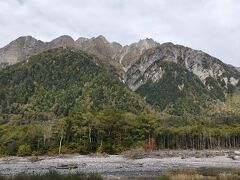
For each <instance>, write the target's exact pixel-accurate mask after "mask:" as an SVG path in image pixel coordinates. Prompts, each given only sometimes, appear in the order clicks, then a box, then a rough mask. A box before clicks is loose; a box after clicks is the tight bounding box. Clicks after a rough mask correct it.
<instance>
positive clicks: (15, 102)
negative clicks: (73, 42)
mask: <svg viewBox="0 0 240 180" xmlns="http://www.w3.org/2000/svg"><path fill="white" fill-rule="evenodd" d="M115 72H116V71H115V69H114V68H113V67H112V66H111V65H109V64H105V63H104V62H103V61H99V59H98V58H96V57H93V56H90V55H87V54H86V53H83V52H80V51H74V50H70V49H63V48H59V49H54V50H49V51H46V52H43V53H41V54H39V55H36V56H33V57H31V58H30V59H29V60H27V61H25V62H22V63H18V64H16V65H13V66H10V67H8V68H6V69H4V70H2V71H1V72H0V118H1V122H3V121H4V122H7V121H10V122H19V123H24V122H30V121H34V120H38V121H49V120H54V119H56V118H57V117H61V116H69V115H72V114H73V113H78V112H88V111H89V112H98V111H100V110H102V109H104V108H105V107H108V108H114V109H118V110H122V111H125V112H131V113H134V114H138V113H139V112H142V111H144V109H146V105H145V104H144V101H143V100H142V99H141V98H140V96H138V95H137V94H136V93H134V92H132V91H131V90H130V89H129V88H128V87H127V86H126V85H125V84H123V83H122V82H121V81H120V79H119V77H118V76H117V75H116V73H115Z"/></svg>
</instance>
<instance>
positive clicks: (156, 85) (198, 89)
mask: <svg viewBox="0 0 240 180" xmlns="http://www.w3.org/2000/svg"><path fill="white" fill-rule="evenodd" d="M124 79H125V81H126V83H127V84H128V85H129V87H130V88H131V89H132V90H134V91H136V92H138V93H139V94H140V95H141V96H143V97H144V98H145V99H146V101H147V102H148V103H150V104H152V105H154V106H156V107H158V108H160V109H161V110H164V109H165V108H170V109H172V111H176V109H179V108H180V109H181V111H187V112H190V113H197V112H200V109H201V108H206V107H205V106H207V105H208V104H205V102H208V101H209V102H212V101H213V100H216V99H218V100H224V99H225V97H226V95H227V94H229V93H232V92H233V90H234V88H235V87H236V86H237V85H239V80H240V73H239V72H238V71H237V70H236V69H235V68H234V67H231V66H228V65H226V64H224V63H223V62H221V61H220V60H218V59H216V58H214V57H212V56H210V55H208V54H206V53H204V52H202V51H197V50H193V49H191V48H187V47H184V46H180V45H174V44H172V43H165V44H161V45H160V46H158V47H156V48H152V49H149V50H146V51H145V52H144V53H143V55H141V57H140V58H139V59H138V60H137V61H136V62H135V64H133V65H132V66H131V67H130V68H129V69H128V71H127V72H126V74H125V78H124ZM169 106H170V107H169ZM171 106H173V107H171ZM186 108H187V109H186ZM178 113H179V112H178ZM182 113H183V112H181V113H180V114H182Z"/></svg>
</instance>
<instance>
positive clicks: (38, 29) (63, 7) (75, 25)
mask: <svg viewBox="0 0 240 180" xmlns="http://www.w3.org/2000/svg"><path fill="white" fill-rule="evenodd" d="M239 12H240V1H239V0H194V1H193V0H181V1H180V0H101V1H99V0H68V1H65V0H0V24H1V28H0V36H1V39H0V46H4V45H6V44H7V43H9V42H10V41H11V40H14V39H16V38H17V37H18V36H22V35H32V36H34V37H36V38H38V39H41V40H44V41H49V40H51V39H54V38H56V37H57V36H60V35H63V34H68V35H71V36H73V37H74V38H75V39H76V38H78V37H79V36H85V37H92V36H98V35H99V34H102V35H104V36H106V37H107V38H108V39H109V40H110V41H118V42H121V43H123V44H129V43H132V42H135V41H138V40H139V39H140V38H146V37H152V38H153V39H155V40H157V41H159V42H160V43H162V42H166V41H172V42H174V43H178V44H183V45H186V46H190V47H192V48H195V49H201V50H203V51H205V52H207V53H209V54H211V55H213V56H216V57H218V58H220V59H221V60H222V61H224V62H226V63H229V64H233V65H236V66H240V51H239V49H240V41H239V39H240V31H239V29H240V20H239V18H238V17H239Z"/></svg>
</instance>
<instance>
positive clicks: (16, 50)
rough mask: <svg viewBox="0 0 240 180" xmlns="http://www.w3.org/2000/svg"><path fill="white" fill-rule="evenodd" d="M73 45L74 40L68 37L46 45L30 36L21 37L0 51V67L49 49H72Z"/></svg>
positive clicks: (62, 37)
mask: <svg viewBox="0 0 240 180" xmlns="http://www.w3.org/2000/svg"><path fill="white" fill-rule="evenodd" d="M74 43H75V42H74V40H73V39H72V38H71V37H70V36H61V37H59V38H56V39H54V40H52V41H51V42H47V43H44V42H42V41H39V40H37V39H35V38H33V37H31V36H23V37H20V38H18V39H16V40H15V41H12V42H11V43H9V44H8V45H7V46H5V47H3V48H1V49H0V67H6V66H7V65H12V64H16V63H18V62H21V61H24V60H27V59H28V58H29V57H31V56H33V55H36V54H39V53H41V52H43V51H47V50H50V49H54V48H58V47H74Z"/></svg>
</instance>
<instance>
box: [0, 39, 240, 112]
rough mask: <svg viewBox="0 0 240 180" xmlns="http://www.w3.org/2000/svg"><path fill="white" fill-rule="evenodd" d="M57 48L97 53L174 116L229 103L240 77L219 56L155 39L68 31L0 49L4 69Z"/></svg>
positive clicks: (154, 103)
mask: <svg viewBox="0 0 240 180" xmlns="http://www.w3.org/2000/svg"><path fill="white" fill-rule="evenodd" d="M59 47H63V48H71V49H74V50H81V51H82V52H84V53H88V54H89V55H94V56H96V57H97V58H98V59H100V61H101V62H102V63H104V64H105V65H107V66H112V67H113V68H112V73H115V75H116V76H118V79H120V80H121V81H122V82H124V83H125V84H127V85H128V86H129V87H130V88H131V89H132V90H133V91H136V92H137V93H138V94H140V95H141V96H142V97H143V98H145V100H146V101H147V102H148V103H149V104H151V105H152V106H154V107H155V108H156V109H158V110H160V111H167V112H168V113H170V114H179V115H180V114H183V113H190V114H198V113H200V112H203V111H204V110H205V109H206V108H207V107H208V106H209V105H210V104H212V103H213V104H214V103H215V101H217V100H220V101H225V100H226V98H227V96H228V94H231V93H233V92H234V90H235V89H236V87H237V86H238V85H239V80H240V72H239V71H238V70H237V69H236V68H235V67H233V66H230V65H227V64H224V63H223V62H222V61H220V60H219V59H217V58H214V57H212V56H210V55H208V54H206V53H204V52H202V51H199V50H193V49H191V48H188V47H184V46H181V45H175V44H173V43H163V44H159V43H157V42H155V41H154V40H153V39H143V40H140V41H139V42H136V43H132V44H130V45H126V46H122V45H121V44H119V43H117V42H109V41H108V40H107V39H106V38H105V37H104V36H98V37H93V38H90V39H89V38H83V37H81V38H79V39H77V40H76V41H74V39H72V38H71V37H70V36H67V35H64V36H61V37H59V38H56V39H55V40H53V41H51V42H42V41H38V40H36V39H34V38H33V37H30V36H27V37H20V38H18V39H17V40H15V41H13V42H11V43H10V44H9V45H7V46H6V47H4V48H2V49H0V62H1V64H2V67H6V66H7V65H8V64H15V63H17V62H21V61H24V60H27V59H29V57H31V56H33V55H36V54H39V53H41V52H44V51H47V50H51V49H55V48H59ZM176 110H177V111H176Z"/></svg>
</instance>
